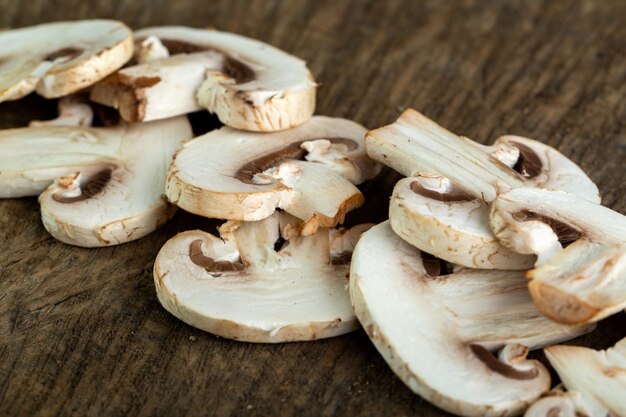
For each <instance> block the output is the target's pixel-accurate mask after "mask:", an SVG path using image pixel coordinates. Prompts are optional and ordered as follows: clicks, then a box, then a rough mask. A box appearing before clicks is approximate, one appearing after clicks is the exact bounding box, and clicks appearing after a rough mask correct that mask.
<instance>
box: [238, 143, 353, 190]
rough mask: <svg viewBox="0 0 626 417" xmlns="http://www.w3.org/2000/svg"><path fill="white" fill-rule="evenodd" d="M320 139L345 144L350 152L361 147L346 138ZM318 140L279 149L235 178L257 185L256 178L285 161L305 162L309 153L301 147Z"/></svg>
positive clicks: (240, 169) (245, 167) (253, 163)
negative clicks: (305, 157)
mask: <svg viewBox="0 0 626 417" xmlns="http://www.w3.org/2000/svg"><path fill="white" fill-rule="evenodd" d="M319 139H327V140H329V141H330V142H331V143H333V144H343V145H346V146H347V147H348V149H349V150H354V149H356V148H357V147H358V146H359V145H358V144H357V143H356V142H355V141H353V140H351V139H345V138H319ZM314 140H318V139H309V140H303V141H300V142H294V143H291V144H289V145H287V146H286V147H284V148H282V149H279V150H277V151H275V152H272V153H269V154H266V155H263V156H262V157H260V158H257V159H255V160H252V161H250V162H248V163H246V164H244V165H243V166H242V167H241V168H239V169H238V170H237V172H236V173H235V178H237V179H238V180H239V181H241V182H244V183H246V184H256V183H255V182H254V176H255V175H257V174H260V173H262V172H263V171H265V170H267V169H269V168H273V167H275V166H278V165H280V164H282V163H283V162H285V161H289V160H303V159H304V156H305V155H306V153H307V151H306V150H305V149H302V148H301V147H300V146H301V145H302V144H303V143H304V142H310V141H314Z"/></svg>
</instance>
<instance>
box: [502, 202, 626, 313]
mask: <svg viewBox="0 0 626 417" xmlns="http://www.w3.org/2000/svg"><path fill="white" fill-rule="evenodd" d="M491 226H492V228H493V230H494V233H495V235H496V236H497V237H498V239H500V241H501V242H502V243H503V244H504V245H505V246H507V247H509V248H511V249H512V250H515V251H517V252H520V253H532V254H536V255H538V260H537V265H536V268H535V269H532V270H530V271H528V273H527V276H528V278H530V279H531V281H530V284H529V288H530V292H531V294H532V297H533V299H534V301H535V304H537V306H538V307H539V309H540V310H541V311H542V312H543V313H544V314H545V315H547V316H548V317H550V318H551V319H553V320H557V321H559V322H563V323H582V322H589V321H597V320H600V319H602V318H604V317H607V316H609V315H611V314H614V313H617V312H619V311H621V310H623V309H624V308H626V217H625V216H623V215H621V214H620V213H617V212H615V211H613V210H611V209H609V208H607V207H603V206H601V205H599V204H595V203H593V202H590V201H588V200H585V199H583V198H580V197H576V196H575V195H573V194H569V193H565V192H560V191H550V190H541V189H516V190H511V191H508V192H506V193H504V194H501V195H500V196H499V197H498V198H497V199H496V200H495V202H494V203H493V207H492V210H491ZM563 247H565V249H563Z"/></svg>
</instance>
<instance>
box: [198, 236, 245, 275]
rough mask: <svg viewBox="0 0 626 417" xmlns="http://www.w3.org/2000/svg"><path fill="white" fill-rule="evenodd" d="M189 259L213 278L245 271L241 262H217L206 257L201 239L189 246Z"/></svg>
mask: <svg viewBox="0 0 626 417" xmlns="http://www.w3.org/2000/svg"><path fill="white" fill-rule="evenodd" d="M189 259H191V262H193V263H194V264H196V265H198V266H200V267H202V268H204V269H205V270H206V271H207V272H208V273H209V274H211V275H213V276H219V275H221V273H222V272H228V271H242V270H243V269H244V267H243V264H242V263H241V262H228V261H215V260H214V259H213V258H211V257H210V256H206V255H205V254H204V253H203V252H202V240H200V239H198V240H194V241H193V242H191V244H190V245H189Z"/></svg>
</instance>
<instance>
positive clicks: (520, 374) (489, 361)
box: [469, 344, 537, 380]
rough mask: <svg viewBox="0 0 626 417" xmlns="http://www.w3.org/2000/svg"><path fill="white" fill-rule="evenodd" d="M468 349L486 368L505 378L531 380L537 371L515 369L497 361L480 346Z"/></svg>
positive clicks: (472, 346) (470, 346) (472, 345)
mask: <svg viewBox="0 0 626 417" xmlns="http://www.w3.org/2000/svg"><path fill="white" fill-rule="evenodd" d="M469 348H470V350H471V351H472V353H473V354H474V355H475V356H476V357H477V358H478V359H479V360H480V361H481V362H482V363H484V364H485V365H486V366H487V368H489V369H491V370H492V371H494V372H496V373H498V374H500V375H502V376H504V377H506V378H511V379H518V380H527V379H533V378H535V377H536V376H537V369H535V368H532V369H530V370H528V371H520V370H518V369H515V368H514V367H512V366H511V365H507V364H506V363H504V362H502V361H500V360H498V359H497V358H496V357H495V356H493V354H492V353H491V352H489V351H488V350H487V349H485V348H484V347H482V346H480V345H475V344H471V345H469Z"/></svg>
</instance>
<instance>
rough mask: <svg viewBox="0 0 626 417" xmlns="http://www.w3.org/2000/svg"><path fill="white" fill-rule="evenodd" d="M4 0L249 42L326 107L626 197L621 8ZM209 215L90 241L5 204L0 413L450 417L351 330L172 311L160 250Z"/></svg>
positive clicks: (624, 319) (29, 204) (42, 107)
mask: <svg viewBox="0 0 626 417" xmlns="http://www.w3.org/2000/svg"><path fill="white" fill-rule="evenodd" d="M0 11H1V13H0V27H19V26H24V25H31V24H35V23H39V22H45V21H53V20H60V19H77V18H87V17H106V18H116V19H121V20H124V21H125V22H126V23H128V24H129V25H130V26H131V27H135V28H139V27H142V26H146V25H155V24H180V25H189V26H198V27H205V26H213V27H216V28H219V29H223V30H227V31H233V32H237V33H240V34H243V35H247V36H251V37H254V38H258V39H261V40H263V41H266V42H269V43H271V44H274V45H276V46H278V47H280V48H283V49H285V50H286V51H288V52H291V53H293V54H295V55H297V56H299V57H301V58H303V59H305V60H307V61H308V62H309V65H310V67H311V69H312V71H313V73H314V74H315V76H316V78H317V80H318V81H319V82H320V88H319V92H318V113H319V114H327V115H333V116H342V117H348V118H352V119H355V120H357V121H359V122H361V123H363V124H365V125H366V126H368V127H377V126H381V125H383V124H386V123H390V122H392V121H393V120H394V119H395V118H396V117H397V116H398V115H399V114H400V111H401V110H402V109H404V108H406V107H414V108H416V109H419V110H421V111H422V112H424V113H425V114H427V115H428V116H430V117H432V118H434V119H435V120H437V121H438V122H440V123H441V124H442V125H444V126H446V127H448V128H450V129H451V130H453V131H455V132H458V133H461V134H464V135H467V136H469V137H472V138H474V139H476V140H478V141H480V142H483V143H490V142H491V141H492V140H493V139H494V138H496V137H497V136H498V135H500V134H503V133H515V134H519V135H524V136H528V137H532V138H539V139H541V140H543V141H545V142H546V143H548V144H550V145H553V146H556V147H557V148H558V149H560V150H561V151H562V152H563V153H564V154H566V155H567V156H569V157H570V158H572V159H573V160H574V161H575V162H577V163H579V164H580V165H581V166H582V168H583V169H584V170H585V171H586V172H587V173H589V175H590V176H591V178H592V179H593V180H595V181H596V182H597V184H598V185H599V187H600V189H601V191H602V194H603V197H604V198H603V201H604V204H606V205H607V206H609V207H612V208H613V209H615V210H618V211H621V212H624V211H625V210H626V181H624V168H625V165H626V122H625V120H626V48H625V45H626V2H623V1H595V2H594V1H577V0H574V1H571V2H561V1H525V2H521V1H503V2H495V1H493V2H492V1H456V2H453V1H446V2H440V1H421V2H417V1H410V0H407V1H369V2H366V1H344V0H329V1H321V0H310V1H290V2H287V1H284V2H281V1H252V2H250V1H234V0H224V1H212V2H208V1H201V0H177V1H159V0H155V1H147V0H146V1H130V0H124V1H118V2H114V1H111V2H98V4H90V3H89V2H84V1H78V0H64V1H58V2H51V1H48V0H31V1H28V2H19V1H15V0H0ZM0 47H1V46H0ZM54 112H55V109H54V104H53V103H47V102H44V101H43V100H42V99H39V98H37V97H34V96H33V97H29V98H28V99H26V100H22V101H19V102H14V103H5V104H2V105H0V127H2V128H8V127H15V126H23V125H25V124H26V123H27V122H28V121H29V120H30V119H31V118H45V117H51V116H52V115H53V114H54ZM0 169H1V167H0ZM388 182H393V181H391V180H390V181H388ZM385 188H386V187H385ZM385 192H388V189H386V190H385V191H384V192H383V194H384V193H385ZM381 201H385V199H384V198H382V199H381ZM214 226H215V223H213V222H211V221H208V220H205V219H201V218H198V217H194V216H191V215H188V214H184V213H179V214H178V215H177V216H176V218H175V219H174V220H173V221H171V222H170V223H169V224H167V225H166V226H165V227H164V228H162V229H161V230H159V231H157V232H155V233H153V234H151V235H150V236H148V237H146V238H144V239H141V240H139V241H137V242H133V243H129V244H125V245H122V246H117V247H111V248H105V249H95V250H94V249H92V250H87V249H81V248H75V247H71V246H67V245H64V244H62V243H60V242H57V241H55V240H54V239H53V238H52V237H50V236H49V235H48V234H47V233H46V231H45V230H44V228H43V226H42V225H41V222H40V219H39V208H38V205H37V201H36V199H35V198H23V199H13V200H5V201H0V415H1V416H152V415H156V416H207V415H236V416H254V415H259V416H266V415H274V416H292V415H293V416H357V415H363V416H365V415H372V416H374V415H376V416H382V415H385V416H396V415H424V416H439V415H443V414H444V413H442V412H441V411H439V410H437V409H436V408H434V407H433V406H431V405H429V404H428V403H426V402H425V401H424V400H422V399H420V398H419V397H418V396H416V395H413V394H412V393H411V391H409V390H408V389H407V388H405V387H404V385H403V384H402V382H400V380H399V379H397V378H396V377H395V376H394V374H393V373H392V372H391V371H390V370H389V369H388V367H387V366H386V364H385V362H384V361H383V360H382V359H381V357H380V356H379V355H378V354H377V352H376V350H375V349H374V348H373V346H372V344H371V343H370V342H369V340H368V339H367V337H366V336H365V334H364V333H363V332H362V331H357V332H355V333H353V334H350V335H346V336H343V337H338V338H335V339H332V340H324V341H320V342H314V343H291V344H282V345H251V344H244V343H236V342H232V341H228V340H223V339H220V338H217V337H214V336H212V335H210V334H206V333H203V332H201V331H199V330H196V329H194V328H192V327H189V326H187V325H185V324H183V323H182V322H180V321H178V320H177V319H175V318H174V317H173V316H171V315H170V314H168V313H167V312H166V311H165V310H164V309H163V308H161V307H160V305H159V303H158V302H157V299H156V296H155V291H154V285H153V282H152V264H153V260H154V257H155V255H156V254H157V252H158V250H159V248H160V247H161V245H162V244H163V243H164V242H165V241H166V240H167V239H168V238H170V237H171V236H173V235H174V234H175V233H177V232H179V231H183V230H188V229H192V228H209V229H211V228H213V227H214ZM625 335H626V315H625V314H619V315H617V316H614V317H613V318H611V319H608V320H605V321H604V322H602V323H600V325H599V327H598V329H597V330H596V332H594V333H593V334H591V335H588V336H586V337H583V338H579V339H578V340H576V341H574V342H573V343H578V344H584V345H589V346H594V347H596V348H606V347H608V346H610V345H612V344H613V343H614V342H616V341H617V340H618V339H620V338H621V337H623V336H625Z"/></svg>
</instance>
